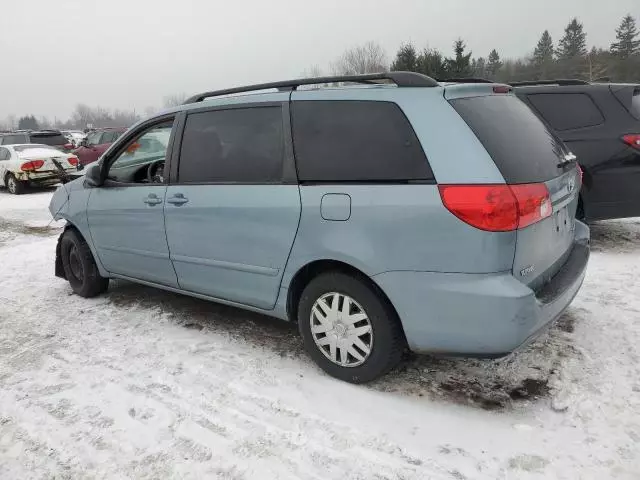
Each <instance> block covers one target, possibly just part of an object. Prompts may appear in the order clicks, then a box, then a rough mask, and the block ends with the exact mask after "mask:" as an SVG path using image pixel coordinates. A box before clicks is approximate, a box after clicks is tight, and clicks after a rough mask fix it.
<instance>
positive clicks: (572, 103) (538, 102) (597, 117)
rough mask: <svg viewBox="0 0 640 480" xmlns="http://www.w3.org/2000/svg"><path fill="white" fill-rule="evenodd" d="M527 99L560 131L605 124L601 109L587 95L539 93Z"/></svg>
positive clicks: (528, 96)
mask: <svg viewBox="0 0 640 480" xmlns="http://www.w3.org/2000/svg"><path fill="white" fill-rule="evenodd" d="M527 98H528V100H529V101H530V102H531V104H532V105H533V106H534V108H535V109H536V110H537V111H538V112H539V113H540V115H541V116H542V117H543V118H544V119H545V120H546V121H547V123H549V125H551V127H552V128H554V129H556V130H558V131H565V130H575V129H578V128H586V127H594V126H596V125H601V124H603V123H604V117H603V116H602V113H601V112H600V109H599V108H598V107H597V105H596V104H595V103H593V100H592V99H591V97H590V96H589V95H587V94H585V93H537V94H532V95H527Z"/></svg>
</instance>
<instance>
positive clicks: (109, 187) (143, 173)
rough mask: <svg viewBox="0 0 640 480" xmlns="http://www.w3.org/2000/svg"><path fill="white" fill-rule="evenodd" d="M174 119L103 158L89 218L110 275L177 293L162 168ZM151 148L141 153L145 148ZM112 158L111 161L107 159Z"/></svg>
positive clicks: (131, 140)
mask: <svg viewBox="0 0 640 480" xmlns="http://www.w3.org/2000/svg"><path fill="white" fill-rule="evenodd" d="M172 125H173V119H170V120H168V121H163V122H162V123H160V124H155V125H153V126H151V127H148V128H144V127H143V130H142V131H141V132H140V133H139V134H138V135H135V136H134V137H133V138H131V137H129V138H130V140H128V141H127V140H125V142H123V145H122V148H120V149H117V150H116V152H114V155H113V157H112V158H106V159H105V162H107V164H108V165H109V167H108V173H107V175H108V176H107V180H106V182H105V184H104V185H103V186H101V187H99V188H94V189H93V190H92V191H91V194H90V196H89V203H88V207H87V215H88V220H89V229H90V232H91V237H92V238H93V242H94V244H95V246H96V250H97V252H98V256H99V257H100V261H101V262H102V264H103V265H104V267H105V269H106V270H107V271H109V272H110V273H113V274H118V275H124V276H126V277H131V278H133V279H138V280H145V281H148V282H153V283H157V284H162V285H167V286H170V287H177V286H178V283H177V280H176V275H175V271H174V269H173V266H172V265H171V261H170V259H169V247H168V245H167V238H166V235H165V229H164V213H163V209H164V199H165V196H166V192H167V185H166V182H165V180H164V175H163V167H164V161H165V158H166V155H167V150H168V145H169V137H170V134H171V130H172ZM150 144H151V145H152V146H153V148H144V146H145V145H150ZM110 156H111V155H110Z"/></svg>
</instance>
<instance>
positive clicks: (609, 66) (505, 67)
mask: <svg viewBox="0 0 640 480" xmlns="http://www.w3.org/2000/svg"><path fill="white" fill-rule="evenodd" d="M452 53H453V55H451V56H446V55H445V54H443V53H442V52H440V51H439V50H437V49H434V48H428V47H427V48H423V49H422V50H418V49H417V48H416V47H415V45H414V44H413V43H411V42H407V43H404V44H402V45H401V46H400V47H399V49H398V51H397V52H396V54H395V57H394V59H393V61H392V62H391V63H389V61H388V57H387V54H386V52H385V50H384V49H383V48H382V47H381V46H380V45H379V44H377V43H375V42H367V43H365V44H363V45H360V46H356V47H354V48H350V49H347V50H346V51H345V52H344V53H343V54H342V55H341V56H339V57H338V58H336V60H335V61H333V62H331V64H330V65H329V70H330V73H331V74H333V75H355V74H364V73H376V72H384V71H388V70H404V71H412V72H419V73H423V74H425V75H429V76H430V77H433V78H436V79H441V80H444V79H447V78H469V77H475V78H486V79H489V80H494V81H498V82H506V83H509V82H518V81H524V80H545V79H549V80H553V79H560V78H573V79H580V80H587V81H598V80H600V81H611V82H633V83H635V82H637V83H640V31H638V28H637V25H636V19H635V18H634V17H633V16H631V15H626V16H625V17H624V18H623V19H622V21H621V22H620V25H619V27H618V28H617V29H616V31H615V41H614V42H612V43H611V45H609V46H608V47H607V48H601V47H596V46H593V47H592V48H591V49H590V50H589V49H588V47H587V33H586V32H585V30H584V26H583V24H582V23H581V22H580V21H579V20H578V18H573V19H572V20H571V21H570V22H569V23H568V24H567V26H566V28H565V29H564V34H563V36H562V37H561V38H560V39H559V40H558V42H557V44H556V43H555V42H554V40H553V38H552V37H551V34H550V33H549V31H548V30H545V31H544V32H542V34H541V36H540V40H539V41H538V43H537V44H536V45H535V47H534V48H533V50H532V53H531V54H529V55H527V56H524V57H522V58H517V59H503V58H502V57H501V55H500V53H499V51H498V49H493V50H491V52H489V54H488V55H487V56H486V57H484V56H474V55H473V52H471V51H468V48H467V45H466V43H465V42H464V40H462V39H458V40H456V41H455V42H454V45H453V52H452ZM303 75H304V76H309V77H319V76H322V75H323V71H322V69H321V68H320V67H319V66H317V65H314V66H312V67H311V68H310V69H308V70H306V71H305V72H303ZM185 98H186V95H184V94H177V95H169V96H166V97H164V99H163V106H164V107H165V108H169V107H172V106H175V105H179V104H180V103H182V102H184V100H185ZM155 111H156V109H155V108H152V107H150V108H147V109H145V110H144V111H143V112H142V113H143V115H144V116H148V115H151V114H153V113H154V112H155ZM140 118H141V115H140V113H139V112H136V111H135V110H131V111H129V110H109V109H105V108H101V107H90V106H88V105H85V104H78V105H77V106H76V108H75V109H74V111H73V113H72V114H71V116H70V117H69V119H67V120H64V121H60V120H53V121H52V120H50V119H48V118H45V117H39V118H36V117H35V116H34V115H26V116H24V117H21V118H16V116H15V115H9V116H8V117H7V119H6V121H5V122H0V130H2V129H6V130H11V129H16V128H18V129H34V130H35V129H39V128H56V129H61V130H71V129H85V128H86V127H87V126H89V125H93V126H95V127H128V126H131V125H132V124H134V123H135V122H137V121H138V120H139V119H140Z"/></svg>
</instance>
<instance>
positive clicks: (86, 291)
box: [60, 229, 109, 298]
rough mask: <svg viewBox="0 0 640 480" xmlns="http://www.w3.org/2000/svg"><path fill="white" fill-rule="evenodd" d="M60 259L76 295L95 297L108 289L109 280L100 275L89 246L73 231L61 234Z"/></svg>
mask: <svg viewBox="0 0 640 480" xmlns="http://www.w3.org/2000/svg"><path fill="white" fill-rule="evenodd" d="M60 257H61V258H62V267H63V268H64V273H65V276H66V277H67V280H68V281H69V284H70V285H71V289H72V290H73V291H74V292H75V293H76V294H78V295H80V296H81V297H85V298H90V297H95V296H96V295H100V294H101V293H104V292H105V291H106V290H107V288H108V287H109V279H108V278H104V277H102V276H101V275H100V272H99V271H98V266H97V265H96V262H95V260H94V258H93V254H92V253H91V249H89V245H87V242H86V241H85V240H84V238H82V237H81V236H80V235H79V234H78V233H77V232H76V231H75V230H73V229H69V230H67V231H66V232H64V233H63V234H62V239H61V240H60Z"/></svg>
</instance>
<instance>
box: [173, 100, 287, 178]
mask: <svg viewBox="0 0 640 480" xmlns="http://www.w3.org/2000/svg"><path fill="white" fill-rule="evenodd" d="M283 153H284V141H283V127H282V109H281V107H270V106H269V107H253V108H238V109H229V110H214V111H209V112H201V113H192V114H190V115H189V116H188V117H187V121H186V124H185V129H184V134H183V137H182V147H181V151H180V167H179V172H178V180H179V182H180V183H218V182H222V183H225V182H235V183H273V182H278V181H280V180H281V179H282V159H283Z"/></svg>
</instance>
